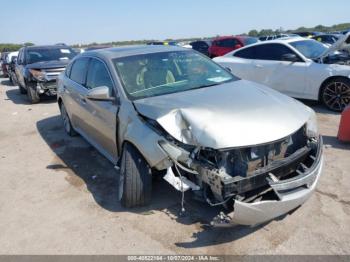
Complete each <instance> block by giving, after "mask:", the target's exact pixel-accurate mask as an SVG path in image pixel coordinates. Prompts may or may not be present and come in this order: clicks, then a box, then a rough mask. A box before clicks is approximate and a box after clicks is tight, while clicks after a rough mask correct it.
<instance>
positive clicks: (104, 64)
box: [84, 57, 115, 90]
mask: <svg viewBox="0 0 350 262" xmlns="http://www.w3.org/2000/svg"><path fill="white" fill-rule="evenodd" d="M93 59H95V60H97V61H99V62H101V63H102V64H103V66H104V68H105V69H106V70H107V73H108V76H109V78H110V80H111V83H112V85H113V86H112V89H115V84H114V81H113V78H112V75H111V73H110V72H109V69H108V67H107V65H106V63H105V62H104V61H103V60H102V59H100V58H97V57H90V60H89V65H88V70H87V73H89V69H90V65H91V62H92V60H93ZM87 76H88V74H86V80H85V85H86V86H84V87H85V88H86V89H88V90H93V89H95V88H97V87H94V88H88V87H87Z"/></svg>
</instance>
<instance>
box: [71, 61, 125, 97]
mask: <svg viewBox="0 0 350 262" xmlns="http://www.w3.org/2000/svg"><path fill="white" fill-rule="evenodd" d="M83 57H86V58H89V64H88V70H89V66H90V62H91V59H97V60H99V61H101V62H102V63H103V64H104V66H105V68H106V69H107V72H108V75H109V77H110V79H111V80H112V85H113V87H112V96H115V97H116V98H119V97H120V96H119V90H118V88H117V85H116V84H115V81H114V78H113V77H112V74H111V72H110V70H109V68H108V66H107V63H106V62H105V61H104V60H103V59H101V58H99V57H97V56H93V55H83V56H81V57H79V58H83ZM75 60H77V59H75ZM74 62H75V61H74ZM87 73H88V71H86V76H85V85H86V81H87V75H88V74H87ZM69 79H71V78H69ZM71 80H72V79H71ZM72 81H73V80H72ZM85 85H84V86H83V87H84V88H85V89H87V90H92V89H88V88H87V87H86V86H85Z"/></svg>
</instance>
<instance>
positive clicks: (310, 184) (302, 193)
mask: <svg viewBox="0 0 350 262" xmlns="http://www.w3.org/2000/svg"><path fill="white" fill-rule="evenodd" d="M322 169H323V154H322V139H321V138H320V141H319V149H318V154H317V157H316V160H315V162H314V164H313V165H312V167H310V168H309V169H308V170H306V171H305V172H304V173H302V174H300V175H299V176H297V177H294V178H291V179H288V180H284V181H278V182H271V183H270V186H271V188H272V189H273V190H274V192H275V193H276V195H277V196H278V197H279V200H267V201H259V202H254V203H245V202H240V201H237V200H235V202H234V206H233V207H234V211H233V212H232V213H229V214H227V215H224V214H220V215H219V216H218V217H216V218H215V219H214V220H213V222H212V225H214V226H228V225H236V224H240V225H258V224H261V223H264V222H267V221H269V220H272V219H274V218H277V217H279V216H282V215H284V214H287V213H288V212H290V211H292V210H294V209H296V208H297V207H299V206H301V205H302V204H303V203H304V202H305V201H306V200H307V199H308V198H309V197H310V196H311V194H312V193H313V191H314V190H315V188H316V184H317V182H318V179H319V177H320V176H321V173H322Z"/></svg>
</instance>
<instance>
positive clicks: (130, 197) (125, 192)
mask: <svg viewBox="0 0 350 262" xmlns="http://www.w3.org/2000/svg"><path fill="white" fill-rule="evenodd" d="M119 177H120V179H119V200H120V201H121V204H122V205H123V206H124V207H128V208H130V207H137V206H146V205H148V204H149V203H150V202H151V194H152V174H151V169H150V167H149V166H148V164H147V162H146V160H145V159H144V157H143V156H142V155H141V153H140V152H139V151H138V150H137V149H136V148H135V147H134V146H133V145H131V144H129V143H126V144H125V146H124V149H123V154H122V159H121V168H120V175H119Z"/></svg>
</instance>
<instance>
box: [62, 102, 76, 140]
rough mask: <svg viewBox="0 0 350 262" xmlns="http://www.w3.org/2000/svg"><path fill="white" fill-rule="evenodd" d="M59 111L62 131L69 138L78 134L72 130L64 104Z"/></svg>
mask: <svg viewBox="0 0 350 262" xmlns="http://www.w3.org/2000/svg"><path fill="white" fill-rule="evenodd" d="M60 111H61V118H62V121H63V127H64V131H66V133H67V134H68V135H69V136H76V135H77V134H78V133H77V132H76V131H75V130H74V128H73V126H72V123H71V121H70V119H69V116H68V113H67V110H66V107H65V106H64V104H63V103H62V104H61V106H60Z"/></svg>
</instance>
